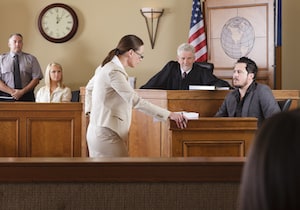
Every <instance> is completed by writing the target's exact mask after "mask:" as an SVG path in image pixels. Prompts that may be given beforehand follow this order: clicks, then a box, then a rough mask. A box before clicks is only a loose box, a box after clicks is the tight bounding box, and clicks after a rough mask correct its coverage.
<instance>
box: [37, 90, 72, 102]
mask: <svg viewBox="0 0 300 210" xmlns="http://www.w3.org/2000/svg"><path fill="white" fill-rule="evenodd" d="M71 98H72V93H71V89H70V88H68V87H64V88H62V87H57V88H56V89H55V90H54V91H53V92H52V94H50V89H49V87H47V86H44V87H41V88H40V89H39V90H38V92H37V94H36V100H35V101H36V102H44V103H50V102H51V103H59V102H71Z"/></svg>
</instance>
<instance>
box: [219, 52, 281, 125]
mask: <svg viewBox="0 0 300 210" xmlns="http://www.w3.org/2000/svg"><path fill="white" fill-rule="evenodd" d="M257 71H258V69H257V65H256V63H255V62H254V61H253V60H251V59H249V58H247V57H241V58H240V59H239V60H238V61H237V63H236V64H235V66H234V70H233V76H232V84H233V86H234V88H235V89H234V90H233V91H231V92H229V93H228V94H227V96H226V98H225V100H224V102H223V104H222V105H221V107H220V109H219V111H218V112H217V113H216V115H215V116H216V117H256V118H258V126H260V125H261V124H262V122H263V120H264V119H266V118H268V117H271V116H272V115H273V114H275V113H277V112H280V111H281V110H280V107H279V105H278V103H277V101H276V100H275V98H274V96H273V93H272V90H271V89H270V87H269V86H267V85H264V84H258V83H257V82H256V81H255V78H256V74H257Z"/></svg>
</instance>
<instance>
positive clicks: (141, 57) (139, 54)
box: [134, 51, 144, 60]
mask: <svg viewBox="0 0 300 210" xmlns="http://www.w3.org/2000/svg"><path fill="white" fill-rule="evenodd" d="M134 52H135V53H136V54H137V55H138V56H140V59H141V60H143V59H144V56H143V55H142V54H141V53H138V52H137V51H134Z"/></svg>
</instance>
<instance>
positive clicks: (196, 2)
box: [188, 0, 207, 62]
mask: <svg viewBox="0 0 300 210" xmlns="http://www.w3.org/2000/svg"><path fill="white" fill-rule="evenodd" d="M188 42H189V43H190V44H191V45H193V46H194V47H195V51H196V53H195V56H196V60H195V61H197V62H203V61H207V46H206V37H205V30H204V21H203V14H202V12H201V3H200V0H193V9H192V16H191V25H190V32H189V40H188Z"/></svg>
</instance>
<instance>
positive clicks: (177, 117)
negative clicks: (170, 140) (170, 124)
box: [169, 112, 188, 129]
mask: <svg viewBox="0 0 300 210" xmlns="http://www.w3.org/2000/svg"><path fill="white" fill-rule="evenodd" d="M169 118H170V119H171V120H174V121H175V122H176V125H177V127H178V128H181V129H183V128H186V126H187V122H188V119H187V118H186V117H185V116H184V115H183V114H182V113H178V112H171V114H170V116H169Z"/></svg>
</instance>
